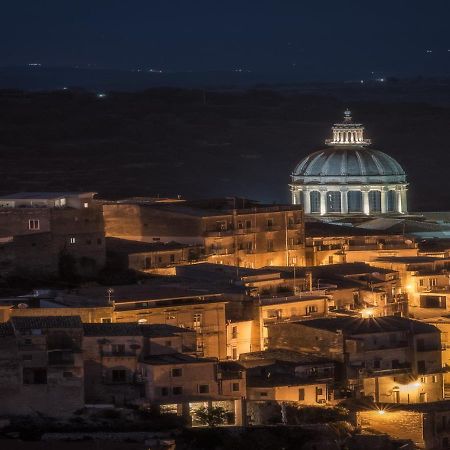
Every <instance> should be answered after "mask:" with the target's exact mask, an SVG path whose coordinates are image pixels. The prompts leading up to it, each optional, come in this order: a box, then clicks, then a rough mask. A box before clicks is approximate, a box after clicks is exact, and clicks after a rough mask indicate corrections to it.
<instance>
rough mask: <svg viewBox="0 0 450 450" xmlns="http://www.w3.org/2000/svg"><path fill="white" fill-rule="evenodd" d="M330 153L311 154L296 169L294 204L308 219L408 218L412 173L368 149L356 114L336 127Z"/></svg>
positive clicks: (389, 158)
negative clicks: (408, 179)
mask: <svg viewBox="0 0 450 450" xmlns="http://www.w3.org/2000/svg"><path fill="white" fill-rule="evenodd" d="M325 143H326V144H327V146H328V147H327V148H325V149H323V150H319V151H317V152H314V153H312V154H310V155H308V156H307V157H306V158H304V159H303V160H302V161H300V163H299V164H297V166H296V167H295V169H294V171H293V173H292V183H291V184H290V189H291V193H292V203H293V204H296V205H298V204H301V205H303V207H304V211H305V213H306V214H317V215H321V216H324V215H342V214H345V215H358V214H359V215H361V214H364V215H379V214H397V215H398V214H405V213H406V212H407V211H408V207H407V190H408V183H407V182H406V174H405V172H404V170H403V169H402V167H401V166H400V164H399V163H398V162H397V161H395V159H393V158H391V157H390V156H389V155H387V154H386V153H383V152H381V151H379V150H375V149H372V148H368V146H369V145H370V144H371V141H370V140H369V139H365V138H364V127H363V126H362V125H361V124H358V123H353V122H352V118H351V113H350V111H346V112H345V116H344V122H343V123H337V124H335V125H334V126H333V138H332V139H328V140H327V141H325Z"/></svg>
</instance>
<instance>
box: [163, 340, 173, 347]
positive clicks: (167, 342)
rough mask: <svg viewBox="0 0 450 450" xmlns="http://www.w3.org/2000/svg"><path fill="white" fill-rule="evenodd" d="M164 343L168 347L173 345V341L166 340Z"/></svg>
mask: <svg viewBox="0 0 450 450" xmlns="http://www.w3.org/2000/svg"><path fill="white" fill-rule="evenodd" d="M164 345H165V346H166V347H172V341H166V342H164Z"/></svg>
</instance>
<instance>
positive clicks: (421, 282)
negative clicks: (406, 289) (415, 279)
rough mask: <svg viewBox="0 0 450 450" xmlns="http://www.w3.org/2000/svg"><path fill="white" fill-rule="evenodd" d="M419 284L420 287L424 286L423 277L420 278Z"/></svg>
mask: <svg viewBox="0 0 450 450" xmlns="http://www.w3.org/2000/svg"><path fill="white" fill-rule="evenodd" d="M419 286H420V287H423V278H421V279H420V280H419Z"/></svg>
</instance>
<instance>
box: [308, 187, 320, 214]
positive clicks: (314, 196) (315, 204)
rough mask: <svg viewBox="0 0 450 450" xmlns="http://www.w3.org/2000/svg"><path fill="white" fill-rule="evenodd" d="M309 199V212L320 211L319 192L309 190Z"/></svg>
mask: <svg viewBox="0 0 450 450" xmlns="http://www.w3.org/2000/svg"><path fill="white" fill-rule="evenodd" d="M309 200H310V203H311V212H312V213H320V192H319V191H311V192H310V194H309Z"/></svg>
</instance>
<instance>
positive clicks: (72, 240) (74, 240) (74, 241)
mask: <svg viewBox="0 0 450 450" xmlns="http://www.w3.org/2000/svg"><path fill="white" fill-rule="evenodd" d="M69 242H70V243H71V244H75V243H76V242H77V240H76V239H75V238H74V237H71V238H70V239H69Z"/></svg>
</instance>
